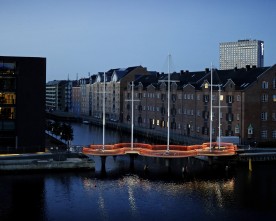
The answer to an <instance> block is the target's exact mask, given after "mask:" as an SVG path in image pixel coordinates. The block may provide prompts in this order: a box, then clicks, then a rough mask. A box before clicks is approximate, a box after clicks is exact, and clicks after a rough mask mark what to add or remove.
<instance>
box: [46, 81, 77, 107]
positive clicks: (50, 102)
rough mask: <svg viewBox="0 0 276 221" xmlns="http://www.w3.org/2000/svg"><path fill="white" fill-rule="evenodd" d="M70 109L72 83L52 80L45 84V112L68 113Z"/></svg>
mask: <svg viewBox="0 0 276 221" xmlns="http://www.w3.org/2000/svg"><path fill="white" fill-rule="evenodd" d="M71 109H72V81H69V80H67V81H66V80H54V81H49V82H47V84H46V110H49V111H65V112H70V111H71Z"/></svg>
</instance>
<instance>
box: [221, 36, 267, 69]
mask: <svg viewBox="0 0 276 221" xmlns="http://www.w3.org/2000/svg"><path fill="white" fill-rule="evenodd" d="M219 63H220V69H221V70H227V69H233V68H244V67H246V66H248V65H249V66H255V67H263V66H264V42H263V41H259V40H238V41H237V42H224V43H220V44H219Z"/></svg>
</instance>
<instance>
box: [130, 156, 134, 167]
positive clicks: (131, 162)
mask: <svg viewBox="0 0 276 221" xmlns="http://www.w3.org/2000/svg"><path fill="white" fill-rule="evenodd" d="M129 168H130V169H131V170H133V169H134V154H129Z"/></svg>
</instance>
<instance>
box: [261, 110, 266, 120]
mask: <svg viewBox="0 0 276 221" xmlns="http://www.w3.org/2000/svg"><path fill="white" fill-rule="evenodd" d="M261 120H262V121H267V112H262V113H261Z"/></svg>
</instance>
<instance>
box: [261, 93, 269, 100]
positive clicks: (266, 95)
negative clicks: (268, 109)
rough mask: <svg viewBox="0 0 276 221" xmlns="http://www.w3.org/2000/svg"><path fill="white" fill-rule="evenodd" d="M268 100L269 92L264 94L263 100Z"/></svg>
mask: <svg viewBox="0 0 276 221" xmlns="http://www.w3.org/2000/svg"><path fill="white" fill-rule="evenodd" d="M267 101H268V94H262V102H267Z"/></svg>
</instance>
